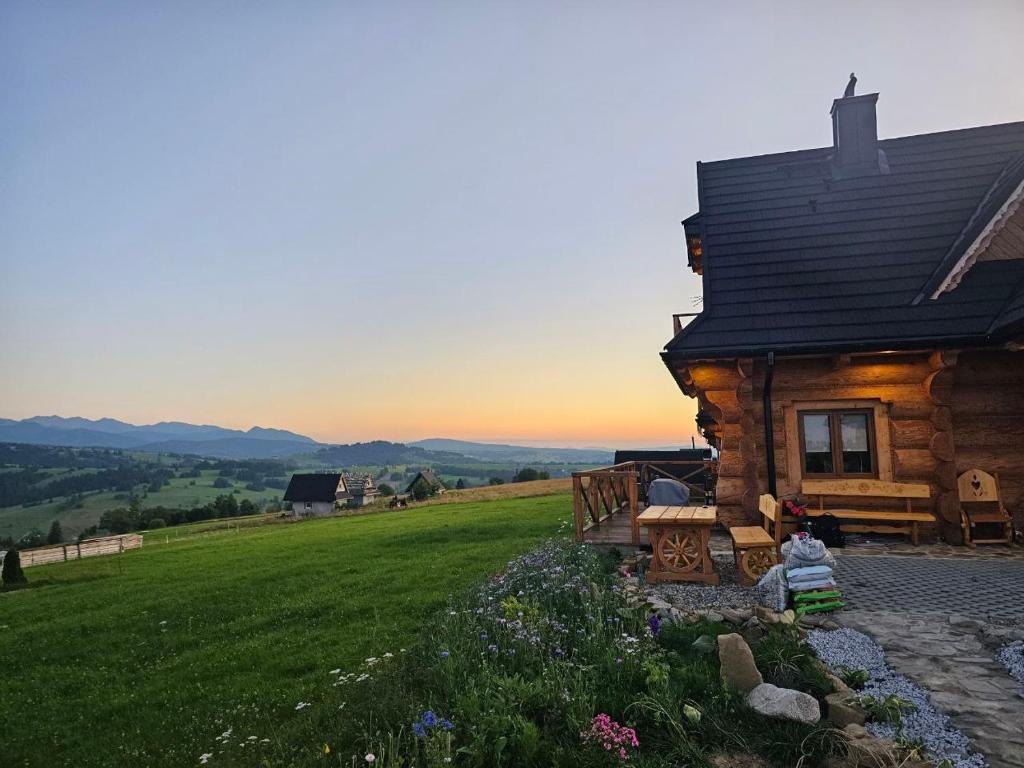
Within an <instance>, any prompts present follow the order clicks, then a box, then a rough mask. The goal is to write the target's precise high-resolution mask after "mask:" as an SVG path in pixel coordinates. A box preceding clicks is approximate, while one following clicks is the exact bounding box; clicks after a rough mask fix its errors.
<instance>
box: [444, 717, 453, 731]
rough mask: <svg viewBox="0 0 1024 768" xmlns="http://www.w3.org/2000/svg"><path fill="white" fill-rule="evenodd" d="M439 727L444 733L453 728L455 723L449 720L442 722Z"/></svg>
mask: <svg viewBox="0 0 1024 768" xmlns="http://www.w3.org/2000/svg"><path fill="white" fill-rule="evenodd" d="M441 727H442V728H444V729H445V730H446V731H450V730H452V729H453V728H454V727H455V723H453V722H452V721H451V720H442V721H441Z"/></svg>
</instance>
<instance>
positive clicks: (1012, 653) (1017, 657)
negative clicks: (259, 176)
mask: <svg viewBox="0 0 1024 768" xmlns="http://www.w3.org/2000/svg"><path fill="white" fill-rule="evenodd" d="M996 660H997V661H998V662H999V663H1000V664H1002V665H1003V666H1004V667H1006V671H1007V672H1009V673H1010V677H1012V678H1013V679H1014V680H1016V681H1017V682H1018V683H1020V684H1021V685H1024V641H1020V640H1017V641H1016V642H1013V643H1009V644H1008V645H1004V646H1003V647H1002V648H1000V649H999V653H997V654H996Z"/></svg>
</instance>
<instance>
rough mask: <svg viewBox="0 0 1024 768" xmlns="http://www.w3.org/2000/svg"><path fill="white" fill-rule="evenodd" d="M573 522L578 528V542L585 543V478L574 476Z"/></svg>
mask: <svg viewBox="0 0 1024 768" xmlns="http://www.w3.org/2000/svg"><path fill="white" fill-rule="evenodd" d="M572 521H573V523H574V524H575V526H576V541H578V542H582V541H583V478H581V477H577V476H576V475H573V476H572Z"/></svg>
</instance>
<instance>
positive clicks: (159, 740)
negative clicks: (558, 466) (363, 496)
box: [0, 494, 571, 766]
mask: <svg viewBox="0 0 1024 768" xmlns="http://www.w3.org/2000/svg"><path fill="white" fill-rule="evenodd" d="M570 518H571V500H570V497H569V496H568V495H566V494H559V495H553V496H538V497H532V498H524V499H516V498H511V499H500V500H491V501H477V502H464V503H445V504H442V505H426V506H422V507H417V508H414V509H409V510H404V511H396V512H388V513H382V514H376V515H362V516H352V517H337V518H327V519H322V520H311V521H303V522H299V523H290V524H281V525H268V526H261V527H253V528H241V529H239V528H235V529H234V530H214V531H211V532H208V533H204V534H202V535H196V536H190V537H186V538H181V539H178V540H171V543H169V544H166V545H160V546H146V547H144V548H143V549H141V550H135V551H131V552H127V553H125V554H124V555H122V556H119V557H105V558H95V559H92V560H84V561H77V562H72V563H65V564H56V565H52V566H42V567H38V568H33V569H30V570H29V571H28V576H29V579H30V586H29V588H28V589H24V590H20V591H15V592H9V593H3V594H0V668H2V669H3V670H5V686H4V688H5V690H4V695H3V696H2V697H0V733H3V734H4V739H3V741H4V753H5V754H4V763H5V765H11V766H54V765H71V764H74V765H76V766H109V765H147V766H181V765H194V764H197V762H198V759H199V756H200V755H201V754H204V753H206V752H208V751H209V749H210V747H211V745H213V744H214V740H215V738H216V737H218V736H219V735H221V734H222V733H223V732H224V731H225V730H226V729H229V728H230V729H232V733H234V734H239V735H240V741H241V742H248V741H250V739H249V737H250V736H254V737H257V738H256V739H252V740H251V741H254V742H258V741H259V740H261V739H264V738H265V739H268V740H273V741H277V742H280V741H282V740H283V741H287V740H289V734H294V733H300V732H303V729H304V728H308V712H309V711H311V710H313V709H314V708H315V707H316V706H317V704H318V703H319V702H321V701H323V700H325V697H326V696H327V693H328V692H329V691H330V690H331V688H330V680H331V678H330V675H329V672H330V671H331V670H334V669H338V668H351V667H354V666H356V665H357V664H359V663H361V662H362V660H363V659H365V658H367V657H370V656H380V655H381V654H383V653H385V652H395V653H397V652H398V651H399V650H400V647H401V646H402V644H408V643H410V642H412V641H413V640H414V639H415V638H416V636H417V635H418V634H419V632H420V630H421V628H422V625H423V623H424V621H425V620H427V619H428V618H429V617H430V616H431V615H433V614H435V613H436V612H437V610H438V609H439V608H440V607H441V606H442V605H443V604H444V603H445V601H446V600H447V599H448V596H449V594H450V593H452V592H459V591H460V590H462V589H464V588H465V587H466V585H467V584H469V583H471V582H474V581H478V580H480V579H482V578H484V577H486V576H487V575H488V574H491V573H494V572H495V571H498V570H500V569H501V568H502V567H503V566H504V564H505V563H506V562H507V561H508V560H509V558H511V557H513V556H515V555H518V554H521V553H523V552H525V551H527V550H529V549H530V548H531V547H534V546H536V545H537V544H538V543H539V542H541V541H542V540H544V539H545V538H547V537H550V536H552V535H555V534H556V532H557V531H558V530H559V529H562V530H565V529H566V527H567V521H568V520H569V519H570ZM302 703H308V704H309V705H310V707H309V708H306V707H300V706H299V705H300V704H302ZM320 716H321V717H322V713H321V714H320ZM252 764H259V763H252Z"/></svg>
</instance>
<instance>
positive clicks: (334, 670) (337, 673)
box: [330, 667, 341, 675]
mask: <svg viewBox="0 0 1024 768" xmlns="http://www.w3.org/2000/svg"><path fill="white" fill-rule="evenodd" d="M330 674H332V675H340V674H341V668H340V667H339V668H338V669H332V670H331V671H330Z"/></svg>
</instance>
